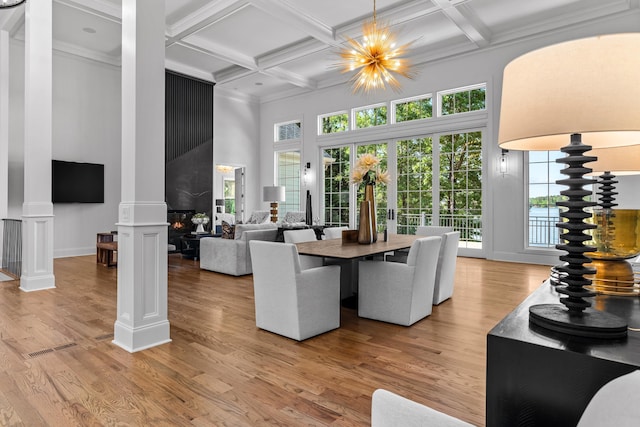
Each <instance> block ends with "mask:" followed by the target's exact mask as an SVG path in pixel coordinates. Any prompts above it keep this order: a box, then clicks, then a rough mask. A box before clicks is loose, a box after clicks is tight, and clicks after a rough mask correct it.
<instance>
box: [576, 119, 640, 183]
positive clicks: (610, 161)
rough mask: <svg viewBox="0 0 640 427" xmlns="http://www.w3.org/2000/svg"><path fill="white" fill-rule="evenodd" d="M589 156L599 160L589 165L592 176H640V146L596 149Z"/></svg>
mask: <svg viewBox="0 0 640 427" xmlns="http://www.w3.org/2000/svg"><path fill="white" fill-rule="evenodd" d="M639 120H640V118H639ZM639 142H640V141H639ZM588 154H589V155H590V156H595V157H597V159H598V160H596V161H595V162H591V163H589V164H588V166H589V167H590V168H591V169H592V170H593V172H592V173H591V175H598V174H601V173H603V172H611V173H613V174H614V175H637V174H640V145H633V146H627V147H613V148H603V149H596V150H591V151H590V152H589V153H588Z"/></svg>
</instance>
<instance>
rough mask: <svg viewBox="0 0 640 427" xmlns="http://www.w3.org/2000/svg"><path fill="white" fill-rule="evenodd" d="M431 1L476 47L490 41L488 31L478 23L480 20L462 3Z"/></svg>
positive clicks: (447, 0)
mask: <svg viewBox="0 0 640 427" xmlns="http://www.w3.org/2000/svg"><path fill="white" fill-rule="evenodd" d="M432 1H433V2H434V4H436V5H437V6H439V7H440V8H441V9H442V13H444V15H445V16H446V17H448V18H449V19H450V20H451V22H453V23H454V24H455V25H456V26H457V27H458V28H459V29H460V30H461V31H462V32H463V33H464V34H465V36H467V38H468V39H469V40H471V41H472V42H473V43H475V44H476V45H477V46H478V47H484V46H488V45H489V42H490V41H491V33H490V31H489V30H488V29H487V28H485V27H484V25H482V24H481V23H480V20H479V19H477V18H476V17H475V15H474V13H473V12H472V10H471V9H469V8H468V7H467V6H466V5H465V4H464V3H460V4H452V3H451V2H450V1H449V0H432Z"/></svg>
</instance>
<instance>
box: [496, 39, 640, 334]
mask: <svg viewBox="0 0 640 427" xmlns="http://www.w3.org/2000/svg"><path fill="white" fill-rule="evenodd" d="M639 69H640V33H629V34H612V35H603V36H597V37H590V38H586V39H579V40H573V41H569V42H566V43H560V44H556V45H553V46H548V47H545V48H542V49H538V50H535V51H533V52H529V53H527V54H525V55H522V56H521V57H519V58H516V59H515V60H513V61H512V62H510V63H509V64H508V65H507V66H506V67H505V69H504V75H503V83H502V104H501V110H500V130H499V132H498V144H499V145H500V147H501V148H503V149H510V150H527V151H529V150H558V149H560V150H561V151H562V152H563V153H565V154H566V156H565V157H563V158H559V159H557V160H556V162H558V163H563V164H565V165H566V168H565V169H563V170H562V171H561V173H562V174H563V175H567V178H566V179H561V180H558V181H557V183H558V184H560V185H563V186H567V187H568V188H567V189H566V190H563V191H561V192H560V194H561V195H562V196H564V198H563V199H562V200H561V201H559V202H557V205H558V206H559V207H560V208H562V209H560V217H561V221H560V222H559V223H557V224H556V226H557V227H558V228H559V229H560V230H561V231H562V233H561V235H560V243H559V244H557V245H556V248H557V249H560V250H562V251H566V254H565V255H561V256H560V260H561V261H563V263H562V264H560V265H558V266H556V267H555V270H556V271H557V272H558V273H559V274H558V276H557V277H558V279H557V280H555V281H552V283H554V285H556V287H555V289H556V290H557V292H558V293H559V294H560V295H564V298H560V303H561V304H537V305H533V306H531V307H529V321H530V323H531V324H532V325H535V326H538V327H541V328H543V329H546V330H550V331H554V332H561V333H566V334H570V335H576V336H582V337H590V338H612V339H618V338H623V337H626V335H627V324H626V321H625V320H624V319H622V318H619V317H617V316H615V315H612V314H610V313H607V312H603V311H599V310H594V309H591V308H590V306H591V302H589V301H588V300H587V299H585V298H587V297H593V296H595V293H594V292H592V291H591V290H589V289H588V287H589V285H591V279H590V278H589V277H590V276H591V275H593V274H594V273H595V272H596V268H595V267H592V266H585V265H584V264H589V263H591V261H592V260H591V258H589V257H588V256H586V255H585V254H588V253H590V252H594V251H595V250H596V248H595V247H593V246H589V245H586V244H585V242H586V241H588V240H590V236H589V235H587V234H585V233H584V232H585V231H587V230H593V229H595V228H596V225H595V224H590V223H586V222H585V220H586V219H587V218H588V217H589V216H591V215H590V213H588V212H586V211H585V210H584V209H585V208H588V207H593V206H595V205H596V203H595V202H593V201H589V200H586V197H587V196H588V195H590V194H591V191H590V190H587V189H585V188H584V186H586V185H591V184H593V181H592V180H591V179H589V178H587V177H585V176H584V175H585V174H587V173H589V172H591V169H589V163H590V162H593V161H595V160H597V159H596V157H594V156H592V155H590V153H588V151H590V150H591V149H592V148H596V149H601V148H608V147H619V146H631V145H634V144H640V120H639V118H640V102H638V100H639V99H640V84H638V83H637V82H638V70H639Z"/></svg>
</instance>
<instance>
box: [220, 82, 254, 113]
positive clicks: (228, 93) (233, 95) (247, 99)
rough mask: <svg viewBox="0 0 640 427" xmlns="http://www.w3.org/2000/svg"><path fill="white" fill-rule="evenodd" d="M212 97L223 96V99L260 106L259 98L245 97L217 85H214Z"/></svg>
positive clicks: (242, 94)
mask: <svg viewBox="0 0 640 427" xmlns="http://www.w3.org/2000/svg"><path fill="white" fill-rule="evenodd" d="M213 96H214V98H215V97H217V96H223V97H225V98H229V99H235V100H237V101H241V102H250V103H252V104H260V98H258V97H256V96H253V95H247V94H245V93H242V92H238V91H236V90H233V89H228V88H225V87H220V86H218V85H216V86H215V89H214V90H213ZM214 115H215V114H214Z"/></svg>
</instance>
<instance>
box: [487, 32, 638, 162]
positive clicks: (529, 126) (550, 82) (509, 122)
mask: <svg viewBox="0 0 640 427" xmlns="http://www.w3.org/2000/svg"><path fill="white" fill-rule="evenodd" d="M638 70H640V33H628V34H612V35H603V36H598V37H590V38H586V39H579V40H574V41H569V42H566V43H560V44H556V45H553V46H549V47H545V48H542V49H538V50H535V51H533V52H530V53H527V54H525V55H523V56H521V57H519V58H516V59H515V60H513V61H512V62H510V63H509V64H508V65H507V66H506V67H505V69H504V75H503V77H504V78H503V83H502V105H501V109H500V131H499V135H498V143H499V145H500V146H501V147H502V148H506V149H514V150H528V151H529V150H557V149H559V148H560V147H562V146H564V145H566V144H567V142H568V139H569V135H571V134H575V133H580V134H582V140H583V142H584V143H586V144H589V145H591V146H592V147H593V148H603V147H612V146H622V145H633V144H640V119H639V118H640V102H638V100H639V99H640V84H638V75H639V71H638Z"/></svg>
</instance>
